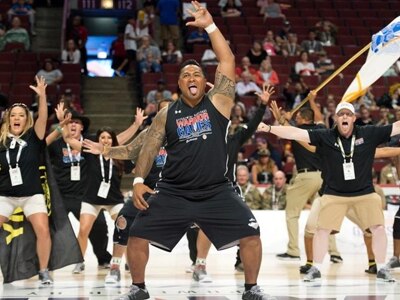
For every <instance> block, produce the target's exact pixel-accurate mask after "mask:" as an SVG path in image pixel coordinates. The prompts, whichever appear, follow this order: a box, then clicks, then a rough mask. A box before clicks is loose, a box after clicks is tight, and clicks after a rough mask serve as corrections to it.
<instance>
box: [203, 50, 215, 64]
mask: <svg viewBox="0 0 400 300" xmlns="http://www.w3.org/2000/svg"><path fill="white" fill-rule="evenodd" d="M201 64H202V65H203V66H207V65H212V66H216V65H218V60H217V56H216V55H215V52H214V51H213V50H212V49H206V50H204V52H203V55H202V56H201Z"/></svg>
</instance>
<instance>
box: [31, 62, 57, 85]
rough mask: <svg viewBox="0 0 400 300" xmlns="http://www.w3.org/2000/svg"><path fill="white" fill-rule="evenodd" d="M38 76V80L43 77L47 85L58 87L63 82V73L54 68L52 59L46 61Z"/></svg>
mask: <svg viewBox="0 0 400 300" xmlns="http://www.w3.org/2000/svg"><path fill="white" fill-rule="evenodd" d="M36 76H37V77H38V78H41V77H43V78H44V79H45V80H46V83H47V85H56V84H59V83H60V82H61V81H62V80H63V74H62V72H61V71H60V69H57V68H55V67H54V63H53V61H52V60H51V59H50V58H48V59H45V60H44V63H43V67H42V69H40V70H39V72H37V74H36Z"/></svg>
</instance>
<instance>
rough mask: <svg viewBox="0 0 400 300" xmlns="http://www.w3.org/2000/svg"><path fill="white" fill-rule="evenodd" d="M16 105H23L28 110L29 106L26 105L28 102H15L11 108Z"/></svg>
mask: <svg viewBox="0 0 400 300" xmlns="http://www.w3.org/2000/svg"><path fill="white" fill-rule="evenodd" d="M14 107H23V108H25V109H27V110H28V106H26V104H25V103H22V102H17V103H14V104H13V105H11V106H10V109H12V108H14Z"/></svg>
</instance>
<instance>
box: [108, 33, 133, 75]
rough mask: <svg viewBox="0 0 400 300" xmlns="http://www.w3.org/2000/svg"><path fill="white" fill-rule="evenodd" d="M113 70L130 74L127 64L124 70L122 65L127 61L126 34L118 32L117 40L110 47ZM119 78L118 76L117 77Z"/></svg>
mask: <svg viewBox="0 0 400 300" xmlns="http://www.w3.org/2000/svg"><path fill="white" fill-rule="evenodd" d="M110 56H111V68H112V69H113V70H116V71H117V70H118V71H119V72H123V73H126V72H128V69H129V65H128V64H127V63H126V64H125V65H124V66H123V67H122V68H121V65H122V63H123V62H124V61H125V60H126V59H127V58H126V50H125V45H124V33H123V32H118V34H117V38H116V39H115V40H113V41H112V43H111V46H110ZM117 76H118V75H117Z"/></svg>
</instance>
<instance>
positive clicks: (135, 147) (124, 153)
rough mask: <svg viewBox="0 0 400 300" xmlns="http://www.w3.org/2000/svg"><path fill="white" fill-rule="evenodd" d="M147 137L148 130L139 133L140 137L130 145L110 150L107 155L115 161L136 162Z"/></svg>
mask: <svg viewBox="0 0 400 300" xmlns="http://www.w3.org/2000/svg"><path fill="white" fill-rule="evenodd" d="M146 135H147V129H146V130H143V131H142V132H141V133H139V135H138V136H137V137H136V138H135V139H134V140H133V141H132V142H130V143H129V144H128V145H123V146H117V147H111V148H109V149H108V151H107V152H106V153H105V155H107V156H109V157H111V158H115V159H124V160H132V161H134V162H136V160H137V158H138V156H139V152H140V149H142V145H143V141H144V139H145V138H146Z"/></svg>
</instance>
